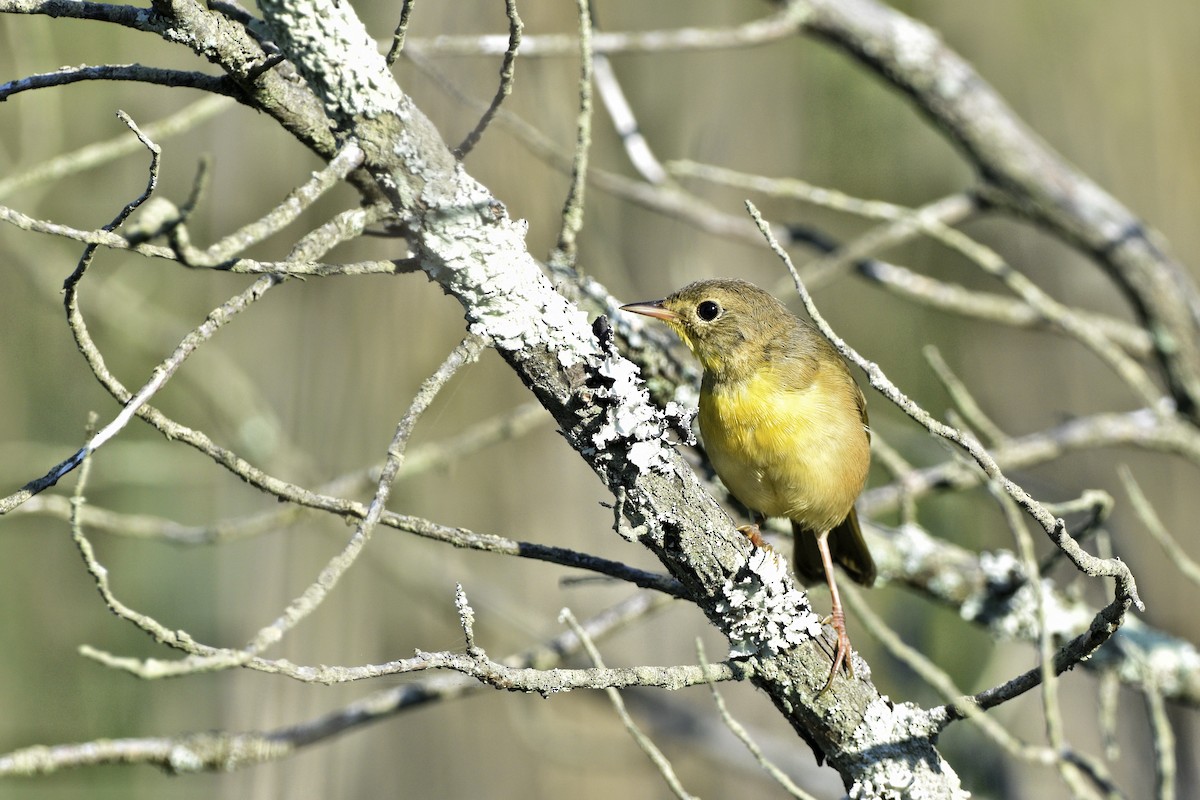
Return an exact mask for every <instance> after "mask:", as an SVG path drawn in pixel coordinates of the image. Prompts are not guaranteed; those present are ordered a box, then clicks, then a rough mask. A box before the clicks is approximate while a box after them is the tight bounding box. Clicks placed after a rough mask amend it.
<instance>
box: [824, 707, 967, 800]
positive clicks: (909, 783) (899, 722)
mask: <svg viewBox="0 0 1200 800" xmlns="http://www.w3.org/2000/svg"><path fill="white" fill-rule="evenodd" d="M933 733H934V728H933V726H932V724H931V723H930V720H929V715H928V713H927V712H925V711H924V710H923V709H921V708H919V707H918V706H915V705H913V704H911V703H901V704H899V705H893V704H892V702H891V701H890V700H889V699H888V698H887V697H886V696H881V697H877V698H875V699H874V700H872V701H871V704H870V705H869V706H867V710H866V713H865V714H864V715H863V721H862V723H861V724H860V725H859V726H858V728H857V729H856V730H855V731H854V733H853V734H852V735H851V738H850V742H849V747H848V749H849V750H850V752H853V753H858V754H860V755H861V756H862V757H863V763H864V769H863V771H862V772H861V773H860V777H859V778H858V779H857V780H855V782H854V784H853V785H852V786H851V787H850V791H849V796H850V797H851V798H853V800H900V799H901V798H905V799H906V800H922V799H924V798H928V800H933V798H938V800H965V798H968V797H970V796H971V794H970V792H968V791H966V790H965V789H963V788H962V786H961V785H960V784H959V780H958V776H957V775H956V774H955V773H954V770H953V769H951V767H950V765H949V764H947V763H946V762H945V761H944V760H940V759H939V760H937V761H936V762H933V761H932V760H931V759H929V758H922V757H920V755H922V754H921V753H920V750H921V749H922V743H923V742H925V741H928V740H929V739H930V738H931V737H932V735H933ZM928 750H929V752H931V753H935V754H936V751H935V750H933V746H932V744H929V745H928Z"/></svg>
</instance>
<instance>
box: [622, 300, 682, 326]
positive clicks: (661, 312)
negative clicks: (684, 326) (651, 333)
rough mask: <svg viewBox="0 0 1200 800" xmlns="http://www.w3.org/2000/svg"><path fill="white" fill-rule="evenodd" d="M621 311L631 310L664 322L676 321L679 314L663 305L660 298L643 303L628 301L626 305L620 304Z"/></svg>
mask: <svg viewBox="0 0 1200 800" xmlns="http://www.w3.org/2000/svg"><path fill="white" fill-rule="evenodd" d="M621 310H622V311H632V312H633V313H634V314H641V315H643V316H646V317H654V318H655V319H661V320H663V321H664V322H678V321H679V315H678V314H676V313H675V312H674V311H672V310H671V309H669V308H666V307H664V306H663V301H662V300H651V301H649V302H645V303H630V304H629V305H627V306H621Z"/></svg>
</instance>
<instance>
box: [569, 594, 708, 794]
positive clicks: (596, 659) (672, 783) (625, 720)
mask: <svg viewBox="0 0 1200 800" xmlns="http://www.w3.org/2000/svg"><path fill="white" fill-rule="evenodd" d="M559 619H560V620H562V621H563V622H566V623H567V625H568V626H569V627H570V628H571V630H572V631H574V632H575V635H576V636H578V637H579V639H580V641H581V642H582V643H583V649H584V651H585V652H587V654H588V658H590V659H591V660H592V663H594V664H595V665H596V666H597V667H599V668H601V669H603V668H604V659H603V658H601V657H600V651H599V650H598V649H596V645H595V643H594V642H593V641H592V639H591V637H590V636H589V635H588V633H587V631H585V630H584V629H583V627H582V626H581V625H580V624H579V621H578V620H576V619H575V615H574V614H572V613H571V610H570V609H567V608H564V609H563V610H562V612H561V613H560V614H559ZM700 673H701V675H702V676H705V675H707V673H708V669H707V667H701V668H700ZM604 691H605V693H606V694H607V695H608V699H609V702H611V703H612V706H613V709H614V710H616V712H617V716H618V717H620V719H621V724H623V725H624V726H625V730H627V731H629V735H630V736H632V737H633V740H634V742H636V743H637V746H638V747H640V748H641V749H642V752H644V753H645V754H646V755H647V756H648V757H649V758H650V762H651V763H652V764H654V767H655V769H657V770H658V773H659V774H660V775H662V777H663V780H664V781H666V783H667V786H668V787H669V788H670V789H671V793H672V794H674V795H675V796H676V797H678V798H679V799H680V800H696V798H694V797H693V796H692V795H691V794H689V793H688V791H687V790H686V789H684V788H683V784H682V783H680V781H679V777H678V776H677V775H676V774H675V769H674V767H672V766H671V762H670V761H668V760H667V757H666V756H665V755H663V752H662V751H661V750H659V749H658V747H657V746H655V744H654V742H652V741H650V738H649V737H648V736H646V734H644V733H643V732H642V730H641V729H640V728H639V727H638V726H637V723H636V722H634V721H633V717H631V716H630V715H629V710H628V709H627V708H625V701H624V700H622V699H621V693H620V692H618V691H617V690H616V689H614V688H608V689H605V690H604Z"/></svg>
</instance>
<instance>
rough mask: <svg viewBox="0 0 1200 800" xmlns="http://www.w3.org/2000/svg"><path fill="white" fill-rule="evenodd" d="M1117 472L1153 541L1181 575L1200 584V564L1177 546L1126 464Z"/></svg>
mask: <svg viewBox="0 0 1200 800" xmlns="http://www.w3.org/2000/svg"><path fill="white" fill-rule="evenodd" d="M1117 474H1118V475H1120V476H1121V483H1122V484H1124V486H1125V491H1126V492H1128V494H1129V502H1130V504H1131V505H1132V506H1133V510H1134V511H1135V512H1136V513H1137V515H1138V518H1139V519H1141V521H1142V524H1143V525H1145V526H1146V530H1148V531H1149V532H1150V535H1151V536H1153V537H1154V541H1156V542H1158V545H1159V547H1161V548H1162V549H1163V552H1164V553H1166V555H1167V558H1169V559H1170V560H1171V563H1172V564H1174V565H1175V566H1176V567H1178V568H1179V571H1180V572H1181V573H1183V576H1184V577H1185V578H1187V579H1188V580H1190V581H1191V582H1192V583H1195V584H1200V564H1197V563H1196V561H1195V560H1194V559H1193V558H1192V557H1191V556H1189V555H1188V554H1187V552H1185V551H1184V549H1183V548H1182V547H1180V546H1179V542H1177V541H1175V537H1173V536H1172V535H1171V532H1170V531H1168V530H1167V526H1166V525H1163V522H1162V519H1161V518H1160V517H1159V516H1158V512H1157V511H1155V510H1154V505H1153V504H1152V503H1151V502H1150V501H1149V499H1147V498H1146V494H1145V492H1143V491H1142V487H1141V486H1140V485H1139V484H1138V482H1137V480H1136V479H1135V478H1134V477H1133V472H1132V471H1131V470H1130V469H1129V467H1128V466H1126V465H1124V464H1122V465H1120V466H1119V467H1118V468H1117Z"/></svg>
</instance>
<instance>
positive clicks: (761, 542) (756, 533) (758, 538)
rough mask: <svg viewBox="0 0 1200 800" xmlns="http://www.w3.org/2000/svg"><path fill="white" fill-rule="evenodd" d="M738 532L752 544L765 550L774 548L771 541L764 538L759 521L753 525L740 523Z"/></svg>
mask: <svg viewBox="0 0 1200 800" xmlns="http://www.w3.org/2000/svg"><path fill="white" fill-rule="evenodd" d="M738 533H740V534H742V536H745V537H746V538H747V539H749V540H750V544H752V545H754V546H755V547H758V548H761V549H763V550H771V549H773V548H772V547H771V545H770V543H769V542H768V541H767V540H766V539H764V538H763V535H762V531H761V530H759V528H758V525H757V523H755V524H751V525H739V526H738Z"/></svg>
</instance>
